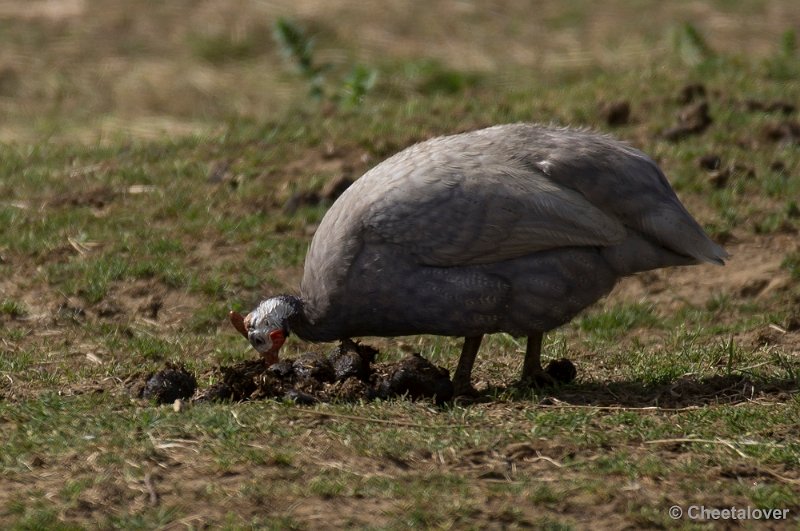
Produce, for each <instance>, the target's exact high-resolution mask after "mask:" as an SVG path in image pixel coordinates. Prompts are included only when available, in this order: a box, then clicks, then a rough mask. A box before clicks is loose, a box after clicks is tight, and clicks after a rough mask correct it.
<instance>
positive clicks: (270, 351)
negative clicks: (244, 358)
mask: <svg viewBox="0 0 800 531" xmlns="http://www.w3.org/2000/svg"><path fill="white" fill-rule="evenodd" d="M298 306H299V301H298V300H297V299H296V298H295V297H292V296H289V295H278V296H276V297H270V298H269V299H265V300H263V301H261V303H260V304H259V305H258V306H257V307H256V309H255V310H253V311H252V312H250V313H249V314H247V316H245V317H242V315H241V314H240V313H238V312H234V311H232V312H230V320H231V323H232V324H233V326H234V328H236V330H238V331H239V333H240V334H242V335H243V336H244V337H246V338H247V340H248V341H250V344H251V345H253V348H254V349H256V350H257V351H258V352H259V353H260V354H261V355H262V356H263V357H264V359H265V360H266V362H267V363H268V364H270V365H272V364H273V363H276V362H277V361H278V351H279V350H280V349H281V347H282V346H283V342H284V341H286V338H287V337H288V336H289V318H290V317H291V316H293V315H294V314H295V313H297V312H298V309H299V308H298Z"/></svg>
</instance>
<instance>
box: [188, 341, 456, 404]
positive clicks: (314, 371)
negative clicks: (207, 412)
mask: <svg viewBox="0 0 800 531" xmlns="http://www.w3.org/2000/svg"><path fill="white" fill-rule="evenodd" d="M377 353H378V351H377V350H376V349H374V348H372V347H370V346H367V345H361V344H358V343H355V342H353V341H344V342H342V343H341V344H340V345H339V346H338V347H336V348H335V349H333V350H332V351H331V352H329V353H328V354H320V353H315V352H309V353H307V354H303V355H302V356H300V357H299V358H297V359H294V360H292V359H284V360H281V361H279V362H278V363H275V364H273V365H270V366H267V365H266V364H265V363H264V362H263V361H262V360H260V359H259V360H251V361H244V362H242V363H237V364H236V365H233V366H230V367H221V368H220V372H221V376H222V379H221V381H220V382H218V383H216V384H214V385H212V386H211V387H209V388H208V389H205V390H202V391H201V392H200V393H199V394H198V396H197V397H196V400H210V401H220V400H233V401H241V400H259V399H265V398H278V399H287V400H293V401H295V402H298V403H302V404H313V403H315V402H319V401H322V402H329V401H334V400H335V401H358V400H374V399H376V398H379V399H386V398H391V397H396V396H407V397H408V398H410V399H419V398H431V399H434V400H435V401H436V402H437V403H442V402H446V401H448V400H450V399H452V398H453V382H452V381H451V380H450V374H449V372H448V371H447V369H443V368H442V367H438V366H436V365H433V364H432V363H431V362H429V361H428V360H426V359H425V358H423V357H422V356H420V355H419V354H411V355H409V356H407V357H406V358H404V359H402V360H400V361H398V362H393V363H375V356H376V355H377Z"/></svg>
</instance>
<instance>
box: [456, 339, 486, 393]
mask: <svg viewBox="0 0 800 531" xmlns="http://www.w3.org/2000/svg"><path fill="white" fill-rule="evenodd" d="M482 339H483V336H482V335H480V336H471V337H466V338H464V348H462V349H461V357H460V358H458V367H456V372H455V373H454V374H453V391H454V394H455V396H469V395H475V394H477V391H475V388H474V387H472V382H471V381H470V380H471V379H472V366H473V365H475V357H476V356H477V355H478V349H479V348H480V346H481V340H482Z"/></svg>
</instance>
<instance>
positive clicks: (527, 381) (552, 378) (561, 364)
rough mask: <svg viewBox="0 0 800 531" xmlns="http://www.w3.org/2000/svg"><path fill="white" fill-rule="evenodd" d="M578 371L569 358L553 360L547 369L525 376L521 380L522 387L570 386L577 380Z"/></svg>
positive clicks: (539, 369) (540, 369)
mask: <svg viewBox="0 0 800 531" xmlns="http://www.w3.org/2000/svg"><path fill="white" fill-rule="evenodd" d="M577 375H578V370H577V369H576V368H575V365H573V363H572V362H571V361H570V360H568V359H567V358H561V359H559V360H553V361H551V362H550V363H548V364H547V369H542V368H541V367H540V368H538V369H535V370H533V371H530V372H528V374H523V375H522V378H520V381H519V386H520V387H536V388H537V389H541V388H543V387H552V386H554V385H560V384H568V383H571V382H572V381H573V380H575V377H576V376H577Z"/></svg>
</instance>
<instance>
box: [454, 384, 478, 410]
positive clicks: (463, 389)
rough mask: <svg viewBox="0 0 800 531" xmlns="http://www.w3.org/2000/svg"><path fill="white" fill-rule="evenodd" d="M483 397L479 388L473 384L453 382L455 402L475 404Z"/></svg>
mask: <svg viewBox="0 0 800 531" xmlns="http://www.w3.org/2000/svg"><path fill="white" fill-rule="evenodd" d="M480 399H481V393H480V392H478V390H477V389H475V388H474V387H472V384H471V383H469V382H467V383H466V384H462V385H458V384H457V383H456V382H453V402H454V403H456V404H458V405H468V404H474V403H475V402H478V401H479V400H480Z"/></svg>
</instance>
